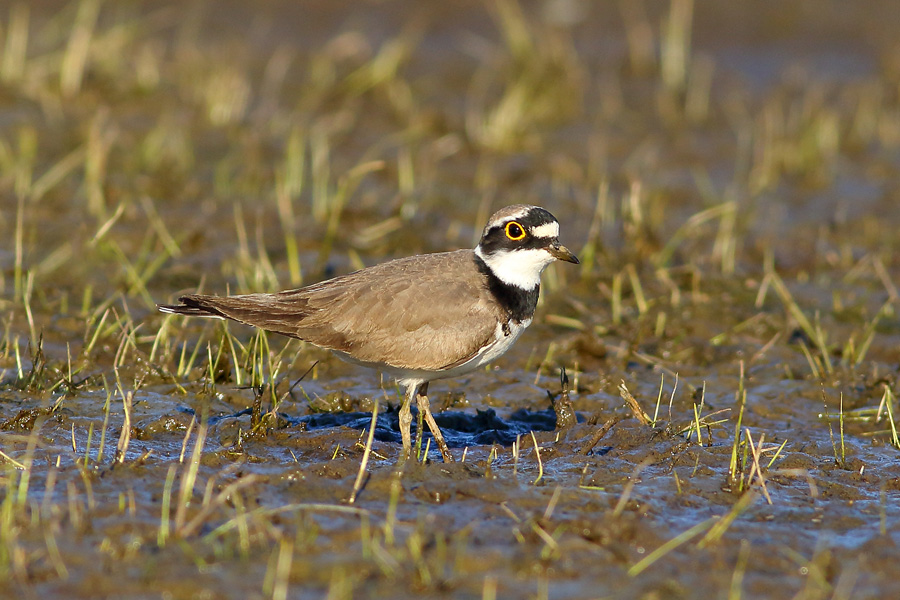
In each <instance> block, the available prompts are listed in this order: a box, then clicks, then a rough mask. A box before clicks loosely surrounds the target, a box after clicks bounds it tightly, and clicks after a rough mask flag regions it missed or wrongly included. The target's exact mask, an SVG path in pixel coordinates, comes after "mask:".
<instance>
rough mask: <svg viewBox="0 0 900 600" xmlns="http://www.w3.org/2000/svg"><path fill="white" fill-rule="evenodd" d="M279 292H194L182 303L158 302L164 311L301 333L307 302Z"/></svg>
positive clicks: (285, 333)
mask: <svg viewBox="0 0 900 600" xmlns="http://www.w3.org/2000/svg"><path fill="white" fill-rule="evenodd" d="M277 298H278V296H277V295H276V294H248V295H245V296H204V295H200V294H191V295H188V296H182V297H180V298H179V299H178V301H179V302H181V304H157V308H158V309H159V310H160V311H161V312H164V313H169V314H176V315H185V316H188V317H214V318H219V319H231V320H233V321H237V322H239V323H244V324H245V325H252V326H254V327H261V328H263V329H267V330H269V331H274V332H276V333H281V334H284V335H288V336H291V337H299V336H298V325H299V323H300V321H302V320H303V318H304V317H305V316H306V311H305V310H304V307H305V304H306V303H305V301H304V300H302V299H301V300H295V301H293V302H283V301H282V302H279V301H278V300H277Z"/></svg>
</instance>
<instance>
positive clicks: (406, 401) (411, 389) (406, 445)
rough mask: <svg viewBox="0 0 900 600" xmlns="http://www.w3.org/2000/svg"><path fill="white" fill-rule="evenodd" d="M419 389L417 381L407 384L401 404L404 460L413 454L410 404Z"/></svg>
mask: <svg viewBox="0 0 900 600" xmlns="http://www.w3.org/2000/svg"><path fill="white" fill-rule="evenodd" d="M418 389H419V386H418V385H417V384H415V383H412V384H410V385H408V386H406V395H405V397H404V398H403V404H402V405H400V438H401V439H402V440H403V460H405V459H407V458H409V457H410V456H412V443H411V440H410V434H409V427H410V425H411V424H412V413H411V412H410V405H411V404H412V400H413V397H414V396H415V395H416V392H417V390H418Z"/></svg>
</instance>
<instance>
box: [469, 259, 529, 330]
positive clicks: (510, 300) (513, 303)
mask: <svg viewBox="0 0 900 600" xmlns="http://www.w3.org/2000/svg"><path fill="white" fill-rule="evenodd" d="M475 265H476V266H477V267H478V271H479V272H480V273H481V274H482V275H484V276H485V277H486V278H487V283H488V289H489V290H490V291H491V293H492V294H493V295H494V298H496V299H497V302H499V303H500V305H501V306H502V307H503V308H504V309H505V310H506V312H507V313H508V314H509V318H510V319H511V320H513V321H516V322H519V323H521V322H522V321H526V320H528V319H531V317H533V316H534V309H535V307H537V301H538V295H539V294H540V292H541V286H540V284H538V285H536V286H534V287H533V288H531V289H530V290H525V289H522V288H520V287H519V286H517V285H511V284H509V283H504V282H503V281H501V280H500V278H499V277H497V275H495V274H494V272H493V271H491V268H490V267H489V266H488V265H487V263H486V262H484V260H483V259H482V258H481V257H480V256H478V255H477V254H476V255H475Z"/></svg>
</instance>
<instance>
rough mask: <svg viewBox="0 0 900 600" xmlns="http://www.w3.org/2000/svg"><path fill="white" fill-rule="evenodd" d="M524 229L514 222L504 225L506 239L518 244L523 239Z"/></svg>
mask: <svg viewBox="0 0 900 600" xmlns="http://www.w3.org/2000/svg"><path fill="white" fill-rule="evenodd" d="M525 235H526V233H525V228H524V227H522V226H521V225H520V224H518V223H516V222H515V221H510V222H509V223H507V224H506V237H508V238H509V239H511V240H512V241H514V242H518V241H519V240H521V239H523V238H524V237H525Z"/></svg>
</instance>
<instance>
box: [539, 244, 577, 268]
mask: <svg viewBox="0 0 900 600" xmlns="http://www.w3.org/2000/svg"><path fill="white" fill-rule="evenodd" d="M547 251H548V252H550V256H552V257H553V258H556V259H559V260H564V261H566V262H570V263H574V264H576V265H577V264H578V257H577V256H575V255H574V254H572V252H571V251H570V250H569V249H568V248H566V247H565V246H563V245H562V244H560V243H559V242H553V243H552V244H550V247H549V248H548V249H547Z"/></svg>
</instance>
